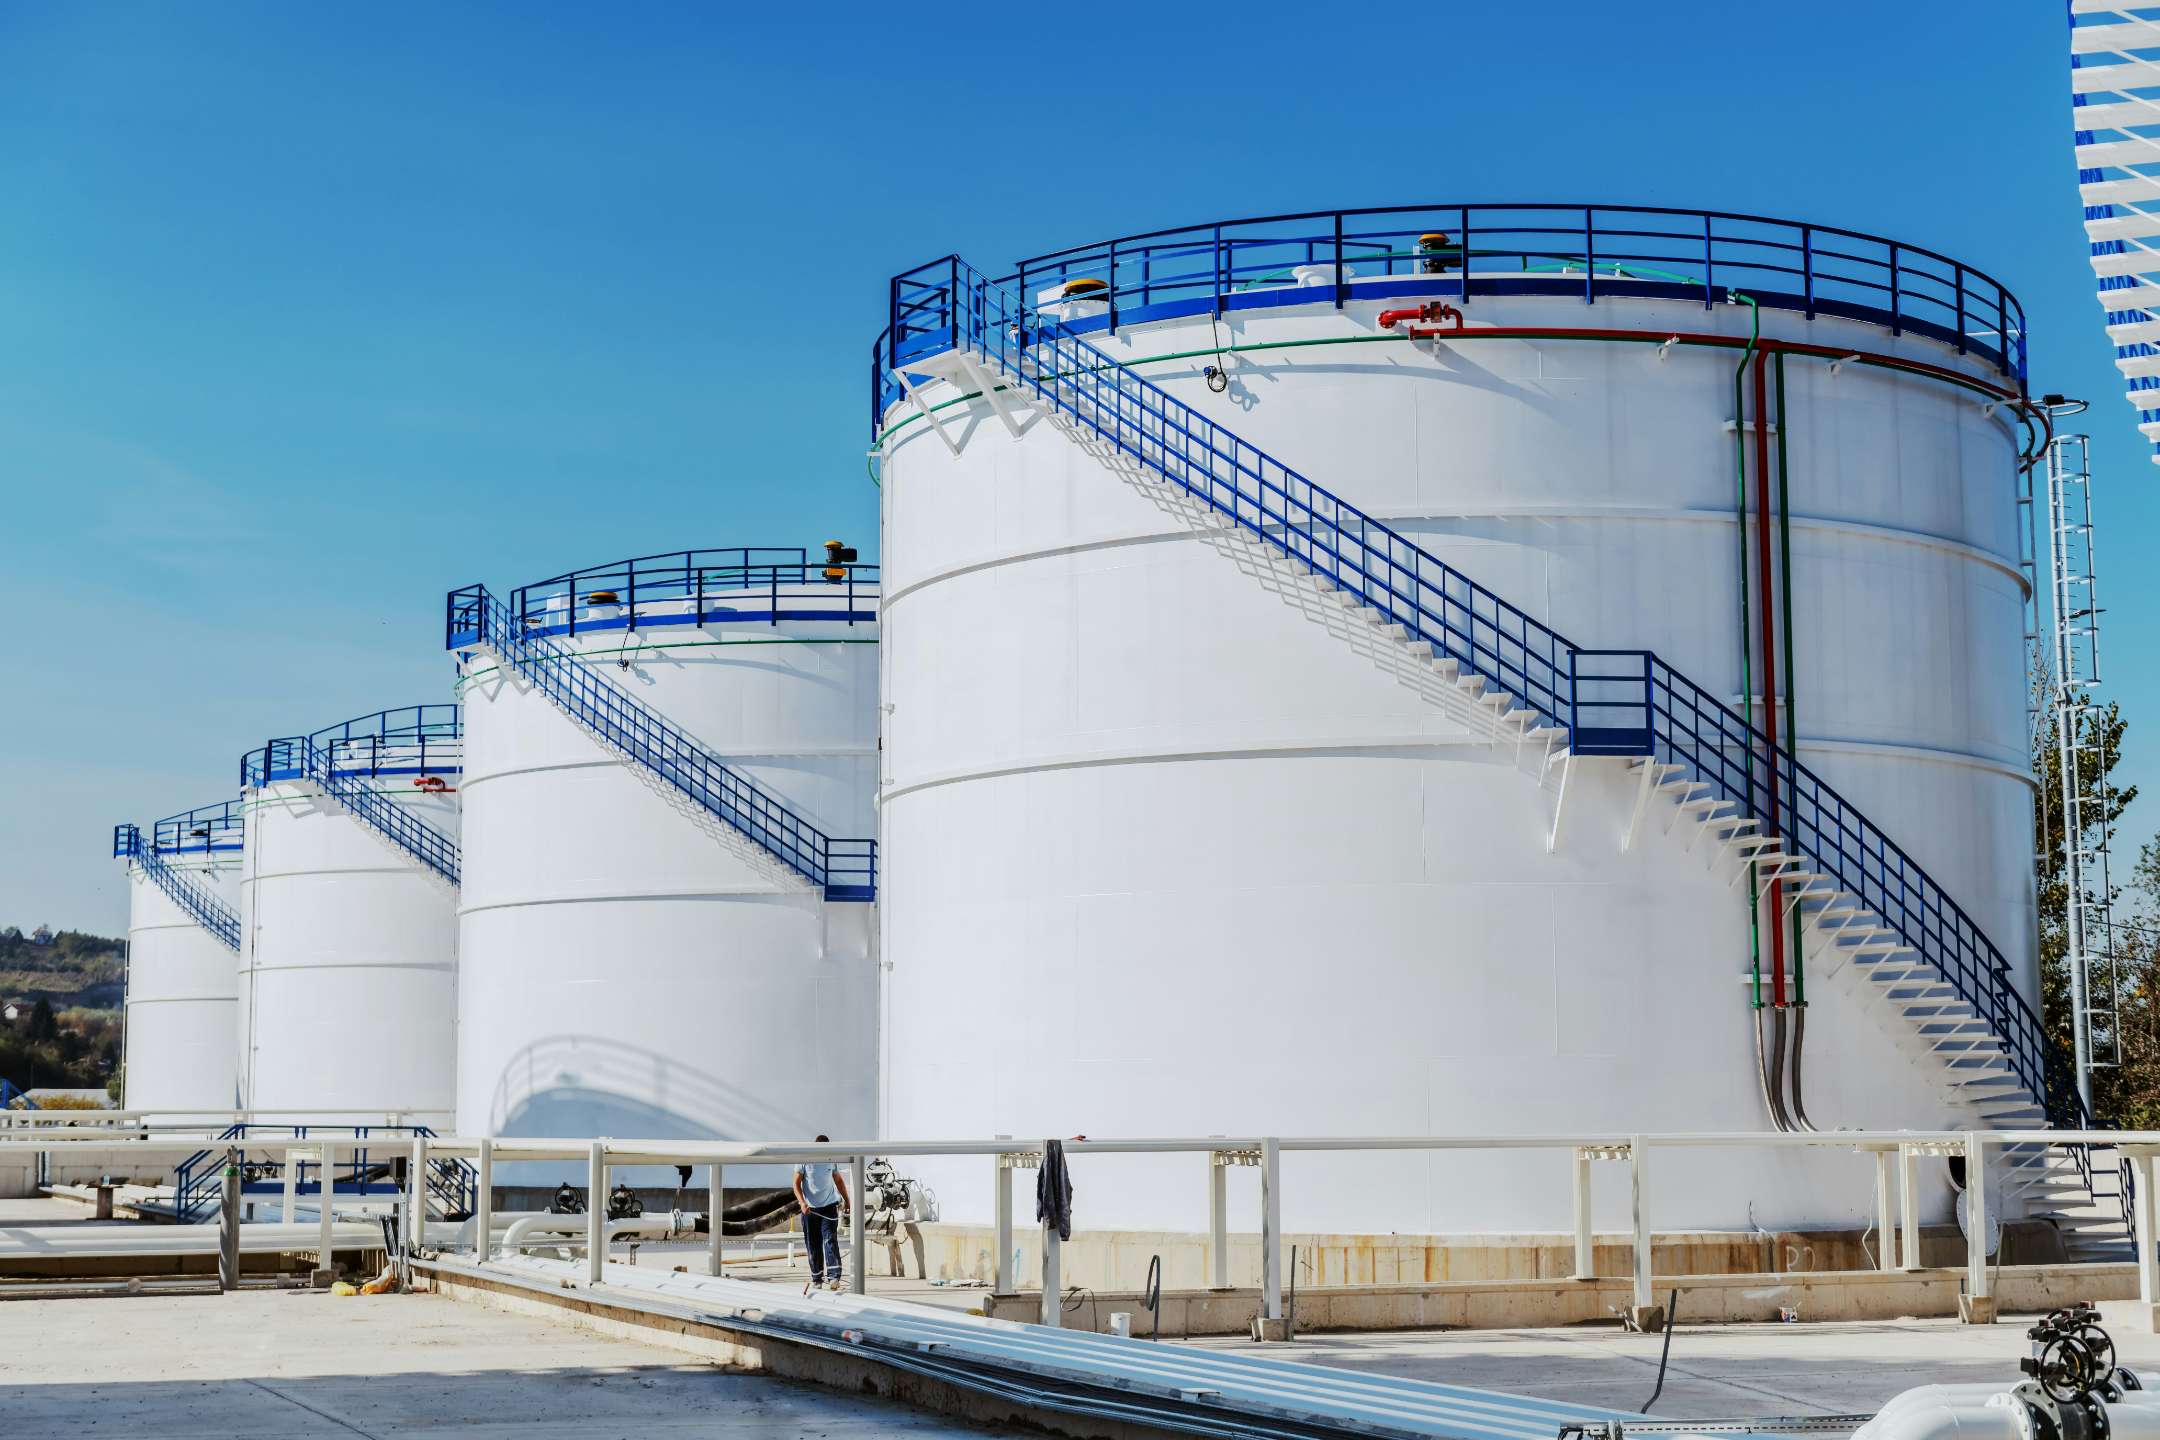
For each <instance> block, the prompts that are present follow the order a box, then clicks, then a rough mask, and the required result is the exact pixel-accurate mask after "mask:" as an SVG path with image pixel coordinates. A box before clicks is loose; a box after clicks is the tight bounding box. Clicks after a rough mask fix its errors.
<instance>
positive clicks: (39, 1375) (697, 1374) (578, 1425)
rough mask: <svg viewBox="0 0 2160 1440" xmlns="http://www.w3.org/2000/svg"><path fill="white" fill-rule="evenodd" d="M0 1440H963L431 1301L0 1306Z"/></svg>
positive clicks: (851, 1403)
mask: <svg viewBox="0 0 2160 1440" xmlns="http://www.w3.org/2000/svg"><path fill="white" fill-rule="evenodd" d="M0 1416H4V1417H5V1420H4V1422H0V1431H4V1432H5V1433H6V1434H7V1435H8V1436H9V1437H10V1440H14V1437H18V1436H19V1437H22V1440H48V1437H53V1440H57V1437H70V1440H73V1437H81V1436H97V1435H126V1434H137V1435H155V1436H158V1437H160V1440H198V1437H201V1440H209V1437H217V1440H252V1437H269V1436H276V1437H279V1440H286V1437H314V1436H335V1437H341V1440H352V1437H355V1436H357V1437H362V1440H388V1437H392V1436H426V1435H438V1434H441V1435H447V1434H451V1433H455V1434H457V1435H458V1436H460V1437H470V1440H488V1437H498V1440H511V1437H517V1440H527V1437H531V1440H548V1437H557V1436H560V1437H573V1436H574V1437H576V1440H617V1437H622V1440H666V1437H670V1436H679V1437H688V1436H698V1437H701V1440H702V1437H707V1436H712V1435H728V1436H745V1437H760V1440H780V1437H798V1436H799V1437H810V1436H817V1437H831V1440H846V1437H850V1436H861V1437H869V1436H879V1435H910V1436H924V1437H933V1436H952V1437H960V1436H968V1437H980V1436H987V1435H992V1434H996V1433H1001V1432H995V1431H990V1430H985V1429H981V1428H978V1427H973V1426H967V1425H961V1424H957V1423H954V1422H951V1421H947V1420H944V1419H941V1418H938V1417H934V1416H928V1415H923V1414H919V1413H917V1412H915V1411H913V1410H909V1409H907V1408H905V1407H901V1406H897V1405H892V1404H888V1403H886V1402H883V1401H879V1400H874V1399H865V1398H858V1397H856V1396H852V1395H841V1394H836V1393H835V1392H833V1391H829V1390H822V1389H819V1388H817V1387H815V1386H810V1385H802V1384H798V1383H795V1382H792V1381H787V1380H778V1379H772V1378H768V1377H765V1376H759V1375H751V1374H743V1373H738V1372H731V1371H725V1370H720V1369H716V1368H714V1367H712V1366H710V1365H704V1364H700V1363H697V1362H694V1361H687V1360H685V1358H684V1357H683V1356H682V1355H681V1354H679V1353H677V1352H674V1351H668V1350H662V1349H658V1348H654V1347H650V1346H645V1345H640V1344H634V1343H630V1342H627V1341H620V1340H612V1339H607V1338H603V1337H599V1336H594V1335H590V1334H587V1333H585V1332H583V1331H580V1330H577V1329H573V1328H571V1327H569V1326H567V1325H558V1324H554V1323H551V1322H549V1321H546V1320H541V1319H532V1318H526V1317H523V1316H516V1315H504V1314H498V1313H495V1312H493V1311H490V1310H484V1309H481V1308H479V1307H477V1306H471V1305H461V1304H458V1303H457V1302H456V1301H452V1300H444V1299H440V1298H437V1297H435V1296H430V1295H382V1296H373V1297H352V1298H341V1297H336V1296H332V1295H330V1294H328V1293H325V1292H315V1291H298V1290H289V1291H273V1290H247V1291H241V1292H238V1293H236V1294H231V1295H192V1296H150V1295H146V1296H133V1297H115V1298H110V1299H85V1300H15V1301H8V1302H4V1303H0Z"/></svg>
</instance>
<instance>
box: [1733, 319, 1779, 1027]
mask: <svg viewBox="0 0 2160 1440" xmlns="http://www.w3.org/2000/svg"><path fill="white" fill-rule="evenodd" d="M1727 293H1728V294H1730V295H1731V296H1732V298H1733V299H1734V300H1735V301H1737V302H1739V303H1741V304H1744V305H1746V306H1747V307H1748V340H1747V348H1746V349H1745V350H1742V351H1741V352H1740V364H1739V366H1738V367H1737V368H1735V369H1734V371H1733V377H1732V414H1733V432H1732V433H1733V520H1734V525H1733V530H1734V533H1736V534H1737V535H1738V536H1739V537H1740V551H1739V559H1740V713H1741V715H1742V716H1743V717H1745V718H1747V719H1748V721H1749V723H1750V724H1752V723H1754V721H1753V716H1754V708H1755V668H1754V658H1753V656H1754V651H1753V648H1752V647H1751V646H1750V645H1749V644H1748V558H1747V411H1746V409H1745V408H1744V405H1745V402H1744V400H1743V399H1742V394H1741V385H1740V382H1741V380H1742V378H1743V377H1744V376H1746V374H1747V367H1748V361H1750V360H1752V359H1753V358H1754V356H1755V346H1756V344H1757V343H1758V342H1759V341H1760V340H1761V338H1762V307H1761V306H1759V305H1757V304H1756V303H1755V300H1754V297H1752V296H1749V295H1743V294H1742V293H1740V292H1739V291H1738V290H1732V291H1728V292H1727ZM1755 423H1756V424H1758V425H1760V424H1762V423H1763V417H1762V416H1760V415H1758V416H1756V417H1755ZM1763 558H1764V560H1765V561H1766V562H1767V561H1768V559H1769V557H1768V556H1764V557H1763ZM1746 753H1747V787H1748V791H1749V793H1750V794H1751V795H1752V794H1753V792H1754V789H1755V749H1754V747H1753V746H1752V745H1750V746H1749V747H1748V748H1747V752H1746ZM1761 868H1762V867H1761V866H1759V865H1758V864H1756V862H1755V861H1753V860H1750V861H1749V862H1748V986H1749V989H1750V990H1751V991H1752V993H1753V1004H1754V1008H1755V1009H1757V1010H1760V1009H1762V1008H1763V995H1762V875H1761Z"/></svg>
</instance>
